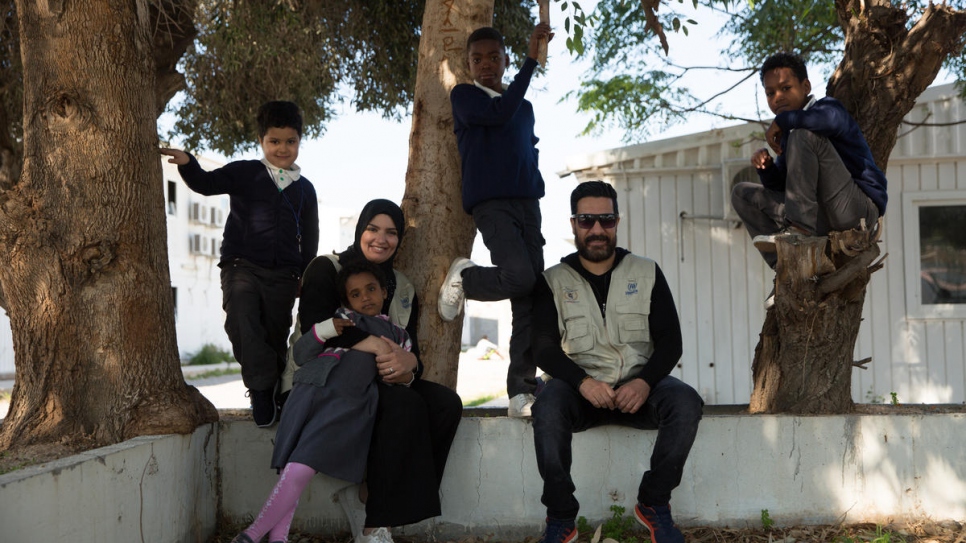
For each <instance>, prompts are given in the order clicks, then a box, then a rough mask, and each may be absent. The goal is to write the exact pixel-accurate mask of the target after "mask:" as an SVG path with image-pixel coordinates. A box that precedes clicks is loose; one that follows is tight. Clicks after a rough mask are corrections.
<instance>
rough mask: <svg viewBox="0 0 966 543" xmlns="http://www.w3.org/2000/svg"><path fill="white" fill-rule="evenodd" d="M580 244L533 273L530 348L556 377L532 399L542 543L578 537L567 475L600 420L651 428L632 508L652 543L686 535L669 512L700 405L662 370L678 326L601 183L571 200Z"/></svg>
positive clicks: (673, 352) (670, 361) (666, 295)
mask: <svg viewBox="0 0 966 543" xmlns="http://www.w3.org/2000/svg"><path fill="white" fill-rule="evenodd" d="M570 210H571V213H572V215H571V219H570V224H571V227H572V228H573V232H574V241H575V244H576V246H577V252H576V253H574V254H571V255H568V256H566V257H564V258H563V259H562V260H561V262H560V264H557V265H556V266H553V267H552V268H550V269H548V270H546V271H545V272H544V273H543V278H542V279H538V281H537V285H536V288H535V290H534V294H533V336H532V338H533V341H532V344H533V350H534V358H535V360H536V362H537V365H538V366H539V367H540V368H542V369H543V370H544V371H545V372H546V373H547V374H549V375H551V376H553V378H552V379H550V380H549V381H548V382H547V384H546V386H545V387H544V388H543V390H542V391H541V392H540V394H539V395H538V396H537V399H536V402H535V403H534V405H533V410H532V412H533V438H534V444H535V449H536V453H537V466H538V468H539V469H540V476H541V477H543V481H544V483H543V496H542V502H543V504H544V505H546V506H547V528H546V531H545V532H544V537H543V539H542V541H543V542H544V543H570V542H572V541H574V540H575V539H576V537H577V529H576V527H575V523H574V520H575V519H576V518H577V513H578V510H579V503H578V502H577V500H576V498H575V497H574V490H575V487H574V483H573V479H572V478H571V476H570V466H571V457H572V454H571V441H572V436H573V433H574V432H579V431H582V430H586V429H588V428H592V427H594V426H600V425H604V424H620V425H624V426H630V427H633V428H639V429H657V431H658V432H657V440H656V442H655V444H654V450H653V451H652V453H651V458H650V470H648V471H647V472H645V473H644V475H643V477H642V478H641V483H640V487H639V488H638V491H637V500H636V504H635V507H634V516H635V518H637V520H638V522H640V523H641V524H643V525H644V526H646V527H647V529H648V530H649V531H650V536H651V540H652V541H653V542H654V543H669V542H683V541H684V536H683V535H682V534H681V531H680V530H679V529H678V528H677V527H676V526H675V525H674V520H673V519H672V518H671V509H670V505H669V502H670V499H671V491H672V490H673V489H674V488H676V487H677V486H678V485H679V484H680V482H681V476H682V474H683V471H684V463H685V461H686V460H687V458H688V453H689V452H690V451H691V445H692V444H693V443H694V438H695V435H696V434H697V431H698V422H699V421H700V420H701V409H702V406H703V405H704V402H703V401H702V400H701V397H700V396H699V395H698V393H697V392H696V391H695V390H694V389H693V388H692V387H691V386H689V385H687V384H685V383H684V382H682V381H680V380H678V379H677V378H675V377H673V376H671V375H669V374H670V373H671V370H673V369H674V367H675V365H677V363H678V360H679V359H680V357H681V327H680V324H679V322H678V315H677V309H676V308H675V306H674V299H673V298H672V296H671V290H670V288H669V287H668V284H667V281H666V280H665V279H664V275H663V274H662V273H661V269H660V268H659V267H658V266H657V264H656V263H655V262H654V261H653V260H650V259H647V258H644V257H639V256H636V255H633V254H631V253H630V252H629V251H627V250H625V249H622V248H620V247H617V225H618V223H619V222H620V216H619V214H618V211H617V192H616V191H615V190H614V188H613V187H612V186H610V185H608V184H607V183H604V182H603V181H588V182H586V183H581V184H580V185H578V186H577V188H576V189H574V191H573V193H572V194H571V196H570Z"/></svg>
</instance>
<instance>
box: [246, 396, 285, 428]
mask: <svg viewBox="0 0 966 543" xmlns="http://www.w3.org/2000/svg"><path fill="white" fill-rule="evenodd" d="M275 390H276V389H274V388H273V389H271V390H252V389H248V397H249V398H251V401H252V419H254V420H255V426H258V427H259V428H269V427H271V426H272V425H273V424H275V421H276V420H278V402H276V401H275Z"/></svg>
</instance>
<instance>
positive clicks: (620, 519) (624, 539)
mask: <svg viewBox="0 0 966 543" xmlns="http://www.w3.org/2000/svg"><path fill="white" fill-rule="evenodd" d="M610 511H611V517H610V518H609V519H607V520H605V521H604V524H602V525H601V527H600V540H601V541H604V540H606V539H613V540H614V541H620V543H637V541H638V539H637V537H635V536H634V535H633V533H634V530H635V528H636V525H635V523H634V518H633V517H631V516H630V515H628V516H626V517H625V516H624V511H626V509H624V508H623V507H621V506H620V505H612V506H610ZM577 531H578V532H580V533H583V534H593V533H595V532H596V531H597V530H595V529H594V528H592V527H591V526H590V524H589V523H588V522H587V519H586V518H585V517H579V518H578V519H577Z"/></svg>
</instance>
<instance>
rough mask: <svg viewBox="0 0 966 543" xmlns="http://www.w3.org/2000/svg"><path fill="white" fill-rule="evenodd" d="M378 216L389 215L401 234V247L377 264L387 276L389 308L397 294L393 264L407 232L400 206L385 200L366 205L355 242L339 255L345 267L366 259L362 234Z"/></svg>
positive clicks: (373, 201)
mask: <svg viewBox="0 0 966 543" xmlns="http://www.w3.org/2000/svg"><path fill="white" fill-rule="evenodd" d="M376 215H388V216H389V218H390V219H392V222H393V223H394V224H395V226H396V231H397V232H399V245H397V246H396V250H395V252H393V253H392V256H390V257H389V258H388V259H386V261H385V262H383V263H381V264H377V266H379V267H380V268H381V269H382V272H383V274H384V275H385V276H386V283H387V284H386V290H387V291H388V293H389V296H388V297H387V298H386V305H385V307H388V306H389V302H391V301H392V297H393V295H394V294H395V293H396V274H395V273H393V267H392V263H393V261H394V260H395V259H396V254H397V253H398V252H399V246H400V245H402V240H403V232H404V231H405V230H406V221H405V219H404V218H403V212H402V209H400V208H399V206H398V205H396V204H395V203H393V202H391V201H389V200H383V199H378V200H372V201H370V202H369V203H368V204H366V206H365V207H363V208H362V212H361V213H359V222H357V223H356V235H355V238H354V241H353V242H352V245H350V246H349V248H348V249H346V250H345V251H343V252H341V253H339V262H340V263H341V264H342V265H343V266H344V265H346V264H348V263H349V262H352V261H353V260H364V259H365V258H366V257H365V255H364V254H363V253H362V247H361V246H360V245H359V241H360V240H361V239H362V233H363V232H365V231H366V227H367V226H369V223H370V222H371V221H372V218H373V217H375V216H376Z"/></svg>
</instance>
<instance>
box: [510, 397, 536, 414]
mask: <svg viewBox="0 0 966 543" xmlns="http://www.w3.org/2000/svg"><path fill="white" fill-rule="evenodd" d="M535 400H536V398H534V397H533V394H530V393H529V392H524V393H523V394H517V395H516V396H514V397H512V398H510V407H509V408H508V409H507V410H506V415H507V416H508V417H513V418H517V419H522V418H526V417H530V416H531V415H530V408H531V407H533V402H534V401H535Z"/></svg>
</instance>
